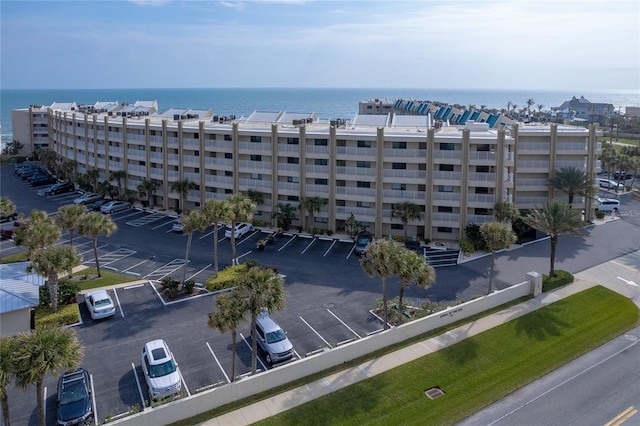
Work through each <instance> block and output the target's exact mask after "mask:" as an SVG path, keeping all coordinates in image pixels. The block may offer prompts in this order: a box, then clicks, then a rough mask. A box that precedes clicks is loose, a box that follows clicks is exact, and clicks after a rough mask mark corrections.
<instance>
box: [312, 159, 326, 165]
mask: <svg viewBox="0 0 640 426" xmlns="http://www.w3.org/2000/svg"><path fill="white" fill-rule="evenodd" d="M314 163H315V165H316V166H326V165H327V164H329V163H328V161H327V159H326V158H316V159H315V161H314Z"/></svg>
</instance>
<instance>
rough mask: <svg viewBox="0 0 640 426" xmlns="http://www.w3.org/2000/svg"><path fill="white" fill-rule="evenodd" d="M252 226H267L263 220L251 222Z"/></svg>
mask: <svg viewBox="0 0 640 426" xmlns="http://www.w3.org/2000/svg"><path fill="white" fill-rule="evenodd" d="M253 226H259V227H262V228H264V227H266V226H267V222H266V221H265V220H261V219H255V220H254V221H253Z"/></svg>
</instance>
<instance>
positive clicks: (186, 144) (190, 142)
mask: <svg viewBox="0 0 640 426" xmlns="http://www.w3.org/2000/svg"><path fill="white" fill-rule="evenodd" d="M182 146H183V148H191V149H200V139H193V138H183V139H182Z"/></svg>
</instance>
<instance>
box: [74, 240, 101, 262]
mask: <svg viewBox="0 0 640 426" xmlns="http://www.w3.org/2000/svg"><path fill="white" fill-rule="evenodd" d="M106 246H108V244H105V245H102V246H98V250H100V249H101V248H104V247H106ZM87 253H93V247H92V248H91V250H87V251H83V252H82V253H78V254H79V255H81V256H82V255H83V254H87ZM98 257H100V256H98ZM85 262H89V260H87V261H85ZM92 262H95V259H93V260H92Z"/></svg>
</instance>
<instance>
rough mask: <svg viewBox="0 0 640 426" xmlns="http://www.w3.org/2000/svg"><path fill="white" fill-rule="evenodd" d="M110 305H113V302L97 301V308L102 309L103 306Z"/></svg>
mask: <svg viewBox="0 0 640 426" xmlns="http://www.w3.org/2000/svg"><path fill="white" fill-rule="evenodd" d="M109 305H111V300H109V299H100V300H96V301H95V307H96V308H100V307H102V306H109Z"/></svg>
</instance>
